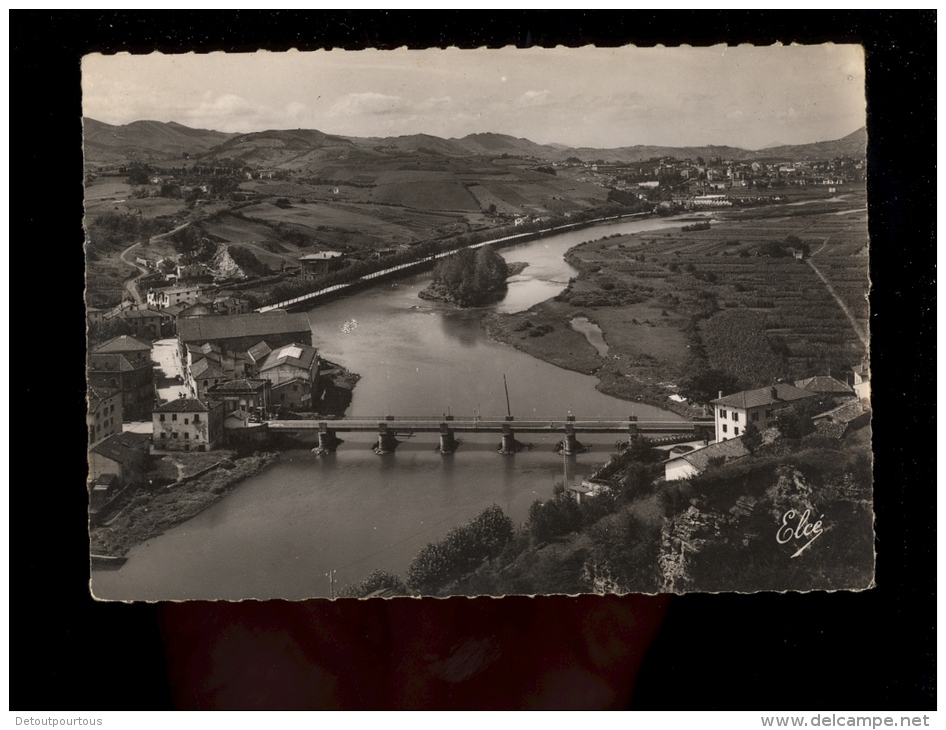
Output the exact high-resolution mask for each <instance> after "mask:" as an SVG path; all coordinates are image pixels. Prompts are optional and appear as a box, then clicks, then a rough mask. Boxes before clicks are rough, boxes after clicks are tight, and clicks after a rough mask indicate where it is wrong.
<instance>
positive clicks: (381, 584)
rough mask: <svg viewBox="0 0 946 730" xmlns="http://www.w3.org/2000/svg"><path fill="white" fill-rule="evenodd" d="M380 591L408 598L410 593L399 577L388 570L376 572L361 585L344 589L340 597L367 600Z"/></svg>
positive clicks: (357, 584)
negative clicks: (366, 598)
mask: <svg viewBox="0 0 946 730" xmlns="http://www.w3.org/2000/svg"><path fill="white" fill-rule="evenodd" d="M378 591H384V593H385V594H387V595H395V596H406V595H408V593H409V591H408V590H407V586H406V585H404V581H402V580H401V577H400V576H399V575H397V574H396V573H388V572H387V571H386V570H375V571H373V572H372V573H371V574H370V575H369V576H368V577H367V578H365V579H364V580H363V581H361V583H356V584H354V585H348V586H345V587H344V588H342V590H341V591H340V592H339V595H341V596H343V597H346V598H365V597H367V596H370V595H371V594H372V593H377V592H378Z"/></svg>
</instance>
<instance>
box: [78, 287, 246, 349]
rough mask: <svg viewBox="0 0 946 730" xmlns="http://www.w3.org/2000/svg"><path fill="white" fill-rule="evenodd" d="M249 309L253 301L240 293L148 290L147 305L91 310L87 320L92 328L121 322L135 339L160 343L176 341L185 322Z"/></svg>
mask: <svg viewBox="0 0 946 730" xmlns="http://www.w3.org/2000/svg"><path fill="white" fill-rule="evenodd" d="M250 308H251V307H250V300H249V299H247V298H246V297H244V296H242V295H241V294H239V293H238V292H218V293H215V294H210V293H208V292H205V291H204V290H202V289H201V287H200V286H195V285H186V286H171V287H166V288H161V289H149V290H148V295H147V301H146V302H142V303H141V304H135V303H134V302H130V301H123V302H122V303H121V304H117V305H115V306H114V307H112V308H110V309H97V308H95V307H90V308H89V309H88V312H87V317H88V321H89V324H90V325H92V324H98V323H102V322H108V321H110V320H114V319H118V320H121V321H122V322H124V323H125V324H126V325H127V326H128V327H129V329H130V331H131V334H132V335H133V336H135V337H140V338H143V339H147V340H158V339H161V338H162V337H173V336H174V335H175V334H176V333H177V324H178V322H179V321H181V320H183V319H188V318H190V317H207V316H212V315H228V314H246V313H248V312H249V311H250Z"/></svg>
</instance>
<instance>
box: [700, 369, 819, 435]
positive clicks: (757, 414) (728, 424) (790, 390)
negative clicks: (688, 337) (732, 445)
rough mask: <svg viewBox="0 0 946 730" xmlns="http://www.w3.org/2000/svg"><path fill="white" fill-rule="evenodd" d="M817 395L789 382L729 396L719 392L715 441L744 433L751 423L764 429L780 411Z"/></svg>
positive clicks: (715, 418)
mask: <svg viewBox="0 0 946 730" xmlns="http://www.w3.org/2000/svg"><path fill="white" fill-rule="evenodd" d="M817 395H818V394H817V393H815V392H813V391H809V390H802V389H801V388H796V387H795V386H794V385H788V384H787V383H778V384H776V385H772V386H769V387H765V388H755V389H754V390H743V391H740V392H738V393H732V394H731V395H727V396H723V394H722V393H720V394H719V398H717V399H716V400H714V401H712V406H713V416H714V419H713V420H714V421H715V425H716V442H717V443H719V442H722V441H727V440H729V439H731V438H736V437H738V436H742V435H743V434H744V433H745V430H746V426H748V425H750V424H751V425H753V426H755V427H756V428H757V429H758V430H760V431H761V430H762V429H764V428H767V427H768V426H769V425H771V421H772V419H773V418H774V417H775V414H776V412H777V411H779V410H781V409H782V408H786V407H788V406H791V405H793V404H795V403H798V402H800V401H803V400H805V399H806V398H814V397H816V396H817Z"/></svg>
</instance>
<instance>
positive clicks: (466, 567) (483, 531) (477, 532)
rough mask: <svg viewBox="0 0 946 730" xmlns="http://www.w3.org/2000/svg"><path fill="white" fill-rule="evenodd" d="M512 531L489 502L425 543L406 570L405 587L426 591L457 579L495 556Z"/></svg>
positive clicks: (506, 519)
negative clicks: (474, 515) (447, 531)
mask: <svg viewBox="0 0 946 730" xmlns="http://www.w3.org/2000/svg"><path fill="white" fill-rule="evenodd" d="M513 532H514V531H513V524H512V520H510V519H509V518H508V517H507V516H506V514H505V513H504V512H503V510H502V508H501V507H499V506H498V505H495V504H493V505H490V506H489V507H487V508H486V509H485V510H483V511H482V512H481V513H480V514H479V515H477V516H476V517H474V518H473V519H472V520H470V521H469V522H468V523H466V524H465V525H460V526H459V527H455V528H454V529H453V530H451V531H450V532H449V533H447V536H446V537H445V538H443V539H442V540H438V541H435V542H431V543H428V544H427V545H426V546H425V547H424V548H423V549H422V550H421V551H420V552H419V553H418V554H417V555H416V556H415V557H414V559H413V560H412V561H411V564H410V566H409V567H408V569H407V584H408V586H410V587H411V588H415V589H418V590H421V591H425V592H427V591H431V590H435V589H437V588H440V587H442V586H444V585H446V584H447V583H448V582H450V581H452V580H457V579H458V578H460V577H462V576H463V575H464V574H466V573H469V572H471V571H472V570H474V569H475V568H477V567H478V566H479V565H480V564H481V563H482V562H483V561H484V560H489V559H490V558H493V557H495V556H496V555H498V554H499V552H500V551H501V550H502V549H503V547H504V546H505V545H506V543H507V542H509V540H510V539H512V536H513Z"/></svg>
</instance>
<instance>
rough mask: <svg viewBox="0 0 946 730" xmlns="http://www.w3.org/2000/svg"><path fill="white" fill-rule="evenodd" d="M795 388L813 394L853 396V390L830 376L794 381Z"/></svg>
mask: <svg viewBox="0 0 946 730" xmlns="http://www.w3.org/2000/svg"><path fill="white" fill-rule="evenodd" d="M795 387H796V388H801V389H802V390H811V391H813V392H815V393H839V394H844V395H854V390H853V389H852V388H851V386H850V385H848V384H847V383H842V382H841V381H840V380H836V379H835V378H832V377H831V376H830V375H816V376H815V377H813V378H805V379H804V380H796V381H795Z"/></svg>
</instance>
